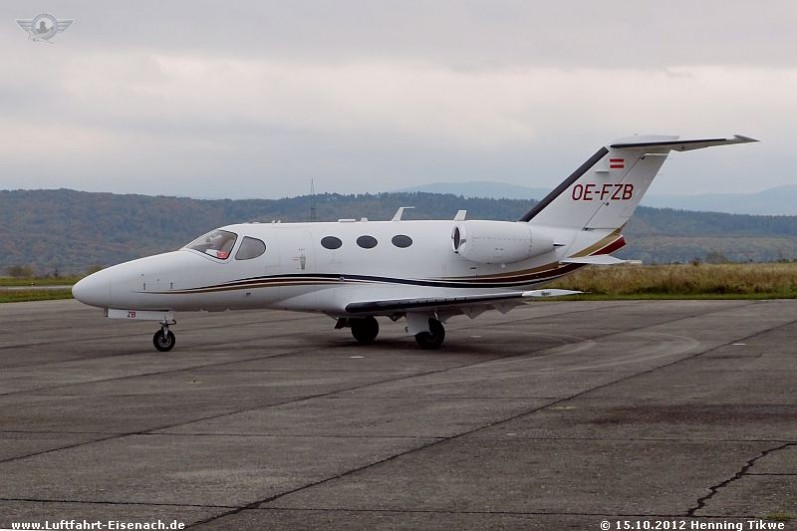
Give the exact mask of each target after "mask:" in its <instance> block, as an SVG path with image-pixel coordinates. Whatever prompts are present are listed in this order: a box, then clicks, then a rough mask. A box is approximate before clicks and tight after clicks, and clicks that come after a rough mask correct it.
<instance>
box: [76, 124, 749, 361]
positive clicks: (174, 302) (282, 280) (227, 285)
mask: <svg viewBox="0 0 797 531" xmlns="http://www.w3.org/2000/svg"><path fill="white" fill-rule="evenodd" d="M755 141H756V140H754V139H752V138H747V137H743V136H738V135H737V136H734V137H731V138H705V139H696V140H678V137H677V136H645V137H642V136H634V137H631V138H624V139H620V140H617V141H615V142H613V143H611V144H610V145H608V146H606V147H602V148H600V149H599V150H598V151H597V153H595V154H594V155H592V156H591V157H590V158H589V159H588V160H587V161H586V162H585V163H584V164H582V165H581V166H580V167H579V168H578V169H577V170H576V171H575V172H573V174H572V175H570V176H569V177H568V178H567V179H565V180H564V182H562V183H561V184H560V185H559V186H558V187H556V189H555V190H553V191H552V192H551V193H550V194H549V195H548V196H547V197H545V198H544V199H543V200H542V201H540V202H539V203H537V204H536V205H534V207H533V208H532V209H531V210H529V212H528V213H527V214H526V215H524V216H523V217H522V218H521V219H519V220H518V221H487V220H466V219H465V217H466V216H465V211H460V212H459V213H457V215H456V217H454V219H449V220H418V221H408V220H402V219H401V218H402V214H403V210H404V207H402V208H399V210H398V212H396V215H395V216H394V217H393V219H391V220H390V221H368V220H366V219H361V220H359V221H357V220H353V219H341V220H339V221H338V222H320V223H265V224H261V223H242V224H237V225H228V226H226V227H221V228H219V229H216V230H213V231H211V232H209V233H208V234H205V235H203V236H201V237H199V238H197V239H196V240H194V241H192V242H191V243H189V244H188V245H186V246H185V247H183V248H182V249H179V250H177V251H172V252H168V253H164V254H158V255H155V256H150V257H147V258H141V259H138V260H133V261H131V262H126V263H123V264H119V265H116V266H113V267H109V268H107V269H104V270H102V271H99V272H97V273H94V274H92V275H90V276H88V277H86V278H84V279H83V280H81V281H80V282H78V283H77V284H75V286H74V288H73V289H72V293H73V294H74V296H75V298H76V299H78V300H79V301H81V302H83V303H85V304H88V305H91V306H97V307H100V308H104V309H105V314H106V315H107V316H108V317H110V318H118V319H128V320H151V321H156V322H158V323H160V329H159V330H158V331H157V332H156V333H155V336H154V338H153V343H154V344H155V348H156V349H158V350H160V351H169V350H171V349H172V348H173V347H174V344H175V336H174V333H173V332H172V331H171V330H170V329H169V327H170V326H172V325H174V324H175V323H176V321H175V320H174V315H175V312H180V311H203V310H204V311H210V312H215V311H225V310H245V309H256V308H277V309H282V310H292V311H299V312H316V313H322V314H326V315H328V316H329V317H332V318H334V319H335V320H336V321H337V324H336V326H335V328H350V329H351V333H352V335H353V336H354V338H355V339H356V340H357V341H359V342H361V343H368V342H371V341H373V340H374V339H376V336H377V334H378V333H379V324H378V321H377V320H376V317H388V318H390V319H392V320H393V321H396V320H398V319H401V318H404V319H406V331H407V333H408V334H409V335H412V336H415V340H416V342H417V343H418V345H419V346H420V347H421V348H424V349H436V348H439V347H440V346H441V345H442V344H443V339H444V337H445V329H444V327H443V323H445V322H446V320H447V319H449V318H450V317H452V316H454V315H461V314H464V315H467V316H468V317H471V318H474V317H476V316H478V315H479V314H481V313H483V312H484V311H487V310H490V309H497V310H499V311H501V312H506V311H508V310H510V309H512V308H513V307H515V306H518V305H521V304H524V303H526V302H529V301H530V300H533V299H534V298H538V297H555V296H561V295H569V294H574V293H579V292H577V291H569V290H554V289H547V290H546V289H537V288H539V287H540V286H541V285H543V284H545V283H547V282H550V281H552V280H554V279H557V278H560V277H561V276H563V275H566V274H568V273H571V272H573V271H575V270H577V269H579V268H581V267H583V266H586V265H591V264H598V265H611V264H616V263H622V262H623V261H622V260H619V259H617V258H614V257H612V256H611V253H613V252H614V251H617V250H618V249H620V248H621V247H623V246H624V245H625V240H624V238H623V235H622V234H621V230H622V228H623V226H624V225H625V224H626V223H627V222H628V220H629V218H630V217H631V215H632V214H633V212H634V209H635V208H636V206H637V205H638V204H639V201H640V200H641V199H642V196H643V194H644V193H645V191H646V190H647V189H648V187H649V186H650V183H651V182H652V181H653V178H654V177H655V176H656V173H657V172H658V170H659V168H661V166H662V164H663V163H664V160H665V159H666V158H667V155H668V154H669V152H670V151H672V150H676V151H688V150H692V149H700V148H705V147H709V146H720V145H726V144H741V143H746V142H755Z"/></svg>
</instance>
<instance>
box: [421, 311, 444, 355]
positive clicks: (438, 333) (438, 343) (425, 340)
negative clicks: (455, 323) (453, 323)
mask: <svg viewBox="0 0 797 531" xmlns="http://www.w3.org/2000/svg"><path fill="white" fill-rule="evenodd" d="M445 338H446V329H445V328H444V327H443V323H441V322H440V321H438V320H437V319H431V318H430V319H429V331H428V332H421V333H419V334H415V342H416V343H418V346H419V347H421V348H422V349H424V350H436V349H438V348H440V347H442V346H443V340H444V339H445Z"/></svg>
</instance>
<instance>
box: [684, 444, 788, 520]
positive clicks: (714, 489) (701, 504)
mask: <svg viewBox="0 0 797 531" xmlns="http://www.w3.org/2000/svg"><path fill="white" fill-rule="evenodd" d="M792 446H797V442H794V441H793V442H787V443H784V444H781V445H780V446H775V447H773V448H768V449H766V450H763V451H762V452H761V453H760V454H758V455H757V456H755V457H753V458H752V459H748V460H747V461H746V462H745V463H744V465H742V468H740V469H739V471H738V472H736V474H734V475H733V476H731V477H730V478H728V479H726V480H725V481H722V482H720V483H717V484H716V485H713V486H711V487H709V488H708V490H709V493H708V494H706V495H705V496H703V497H702V498H698V500H697V505H695V506H694V507H692V508H691V509H689V511H687V513H686V516H694V515H695V513H696V512H697V511H700V510H701V509H706V505H707V504H708V503H709V501H711V498H713V497H714V496H715V495H717V494H718V493H719V491H720V490H722V489H724V488H725V487H727V486H728V485H730V484H731V483H733V482H735V481H738V480H740V479H741V478H743V477H744V476H747V475H749V474H748V473H747V471H748V470H750V468H752V466H753V465H755V463H756V461H758V460H759V459H762V458H764V457H766V456H768V455H769V454H772V453H775V452H777V451H780V450H785V449H786V448H790V447H792ZM786 475H794V474H786Z"/></svg>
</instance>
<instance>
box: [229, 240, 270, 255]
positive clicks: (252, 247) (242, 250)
mask: <svg viewBox="0 0 797 531" xmlns="http://www.w3.org/2000/svg"><path fill="white" fill-rule="evenodd" d="M265 252H266V244H265V243H263V242H262V241H261V240H258V239H257V238H250V237H249V236H244V239H243V241H241V246H240V247H238V252H236V253H235V259H236V260H251V259H252V258H257V257H258V256H260V255H262V254H263V253H265Z"/></svg>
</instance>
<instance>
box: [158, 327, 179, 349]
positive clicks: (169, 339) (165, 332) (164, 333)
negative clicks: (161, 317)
mask: <svg viewBox="0 0 797 531" xmlns="http://www.w3.org/2000/svg"><path fill="white" fill-rule="evenodd" d="M176 323H177V321H171V322H169V321H162V322H161V329H160V330H158V331H157V332H155V335H154V336H152V344H153V345H155V348H156V349H157V350H158V351H160V352H169V351H170V350H171V349H173V348H174V344H175V343H176V342H177V339H176V338H175V337H174V332H172V331H171V330H169V325H173V324H176Z"/></svg>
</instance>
